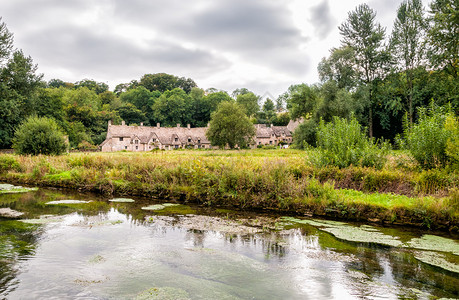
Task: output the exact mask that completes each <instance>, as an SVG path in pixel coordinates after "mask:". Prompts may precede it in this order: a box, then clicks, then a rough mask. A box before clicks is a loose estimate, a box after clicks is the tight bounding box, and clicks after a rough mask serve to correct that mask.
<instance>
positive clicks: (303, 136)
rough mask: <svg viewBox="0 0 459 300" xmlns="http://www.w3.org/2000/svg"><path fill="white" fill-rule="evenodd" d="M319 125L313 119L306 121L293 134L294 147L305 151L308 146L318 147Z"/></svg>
mask: <svg viewBox="0 0 459 300" xmlns="http://www.w3.org/2000/svg"><path fill="white" fill-rule="evenodd" d="M317 127H318V124H317V122H315V121H314V120H313V119H309V120H306V121H304V122H303V123H302V124H300V126H298V128H297V129H296V130H295V132H294V133H293V136H294V137H293V140H294V146H295V148H297V149H305V148H307V147H308V146H312V147H316V140H317V138H316V134H317Z"/></svg>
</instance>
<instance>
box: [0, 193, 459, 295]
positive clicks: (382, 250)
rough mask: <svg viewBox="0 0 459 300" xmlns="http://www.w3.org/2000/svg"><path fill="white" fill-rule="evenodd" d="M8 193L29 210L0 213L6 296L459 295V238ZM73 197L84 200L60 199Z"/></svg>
mask: <svg viewBox="0 0 459 300" xmlns="http://www.w3.org/2000/svg"><path fill="white" fill-rule="evenodd" d="M4 192H5V193H3V194H0V208H10V209H12V210H14V211H18V212H22V213H24V215H23V216H22V217H20V219H11V218H5V217H3V218H0V298H1V299H432V298H435V297H438V298H458V297H459V273H458V272H459V271H458V269H459V243H458V240H457V239H456V237H454V236H449V235H445V234H441V235H438V234H432V233H429V232H420V231H417V230H402V229H400V228H380V227H375V226H368V225H362V224H350V223H342V222H332V221H327V220H317V219H316V220H313V219H308V218H298V217H295V218H293V217H285V216H284V217H283V216H280V215H273V214H265V213H260V212H259V213H254V212H243V211H234V210H229V209H223V208H221V209H216V208H209V207H204V206H198V205H193V204H187V205H184V204H180V205H178V203H170V202H169V203H167V202H166V201H159V200H151V199H145V198H142V199H137V198H135V199H125V198H121V199H114V201H109V200H113V199H110V198H104V197H101V196H98V195H93V194H79V193H75V192H68V191H61V190H49V189H48V190H47V189H38V190H36V191H25V192H23V193H9V192H6V191H4ZM62 200H76V201H81V202H78V203H72V201H63V202H53V201H62ZM87 201H88V202H87ZM132 201H134V202H132Z"/></svg>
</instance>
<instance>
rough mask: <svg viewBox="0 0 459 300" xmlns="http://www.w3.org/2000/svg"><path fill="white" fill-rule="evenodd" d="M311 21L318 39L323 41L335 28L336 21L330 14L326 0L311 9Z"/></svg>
mask: <svg viewBox="0 0 459 300" xmlns="http://www.w3.org/2000/svg"><path fill="white" fill-rule="evenodd" d="M311 21H312V24H313V26H314V29H315V30H316V33H317V35H318V36H319V38H320V39H325V38H326V37H327V36H328V34H329V33H330V32H331V31H332V30H333V29H334V28H335V25H336V20H335V18H333V16H332V14H331V11H330V5H329V4H328V0H324V1H323V2H322V3H320V4H319V5H317V6H315V7H313V8H312V9H311Z"/></svg>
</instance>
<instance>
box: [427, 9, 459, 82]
mask: <svg viewBox="0 0 459 300" xmlns="http://www.w3.org/2000/svg"><path fill="white" fill-rule="evenodd" d="M429 21H430V29H429V31H428V34H427V41H428V45H429V50H428V54H429V59H430V63H431V65H432V66H433V67H434V68H445V69H446V70H447V71H448V72H449V73H450V74H451V75H452V76H453V77H454V78H455V79H457V78H458V75H459V2H458V1H457V0H434V1H432V2H431V3H430V17H429Z"/></svg>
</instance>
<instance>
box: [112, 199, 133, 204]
mask: <svg viewBox="0 0 459 300" xmlns="http://www.w3.org/2000/svg"><path fill="white" fill-rule="evenodd" d="M108 201H110V202H121V203H131V202H135V200H134V199H130V198H113V199H110V200H108Z"/></svg>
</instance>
